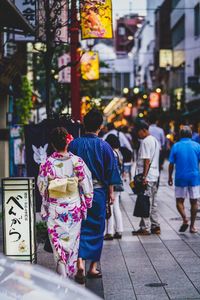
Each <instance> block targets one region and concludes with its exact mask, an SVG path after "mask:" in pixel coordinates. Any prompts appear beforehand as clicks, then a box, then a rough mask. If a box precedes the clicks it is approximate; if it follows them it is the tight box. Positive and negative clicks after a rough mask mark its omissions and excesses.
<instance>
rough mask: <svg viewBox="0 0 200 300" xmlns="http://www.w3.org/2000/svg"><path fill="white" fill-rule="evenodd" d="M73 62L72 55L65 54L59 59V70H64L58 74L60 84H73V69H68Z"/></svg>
mask: <svg viewBox="0 0 200 300" xmlns="http://www.w3.org/2000/svg"><path fill="white" fill-rule="evenodd" d="M70 62H71V57H70V54H68V53H65V54H63V55H62V56H60V57H58V68H63V69H62V70H61V71H60V72H59V73H58V82H60V83H70V82H71V67H69V66H68V67H66V66H67V65H68V64H69V63H70Z"/></svg>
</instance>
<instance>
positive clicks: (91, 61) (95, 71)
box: [81, 51, 99, 80]
mask: <svg viewBox="0 0 200 300" xmlns="http://www.w3.org/2000/svg"><path fill="white" fill-rule="evenodd" d="M81 74H82V78H83V79H84V80H97V79H99V55H98V52H94V51H87V52H85V53H84V54H83V56H82V58H81Z"/></svg>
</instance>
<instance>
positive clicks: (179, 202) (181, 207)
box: [176, 198, 188, 224]
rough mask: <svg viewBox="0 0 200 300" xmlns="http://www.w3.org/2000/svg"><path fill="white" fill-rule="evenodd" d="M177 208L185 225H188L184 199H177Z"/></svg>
mask: <svg viewBox="0 0 200 300" xmlns="http://www.w3.org/2000/svg"><path fill="white" fill-rule="evenodd" d="M176 208H177V210H178V212H179V214H180V215H181V217H182V219H183V224H187V223H188V219H187V217H186V214H185V206H184V199H183V198H177V199H176Z"/></svg>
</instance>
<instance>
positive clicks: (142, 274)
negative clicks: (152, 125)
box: [38, 164, 200, 300]
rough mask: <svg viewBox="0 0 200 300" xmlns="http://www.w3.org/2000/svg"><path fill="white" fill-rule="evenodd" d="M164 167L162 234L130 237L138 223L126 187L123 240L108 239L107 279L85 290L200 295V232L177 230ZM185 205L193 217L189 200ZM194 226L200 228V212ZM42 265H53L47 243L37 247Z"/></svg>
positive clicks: (159, 299)
mask: <svg viewBox="0 0 200 300" xmlns="http://www.w3.org/2000/svg"><path fill="white" fill-rule="evenodd" d="M166 167H167V164H165V169H164V170H163V172H162V176H161V183H160V188H159V192H158V198H159V215H160V222H161V230H162V233H161V235H160V236H157V235H151V236H144V237H141V236H140V237H133V236H132V235H131V231H132V230H133V229H137V226H138V223H139V219H137V218H135V217H133V215H132V214H133V207H134V201H135V196H133V195H132V194H131V191H130V189H129V187H128V186H127V188H126V190H127V191H126V192H123V194H122V201H121V207H122V210H123V221H124V234H123V238H122V240H121V241H117V240H114V241H107V242H105V243H104V249H103V255H102V260H101V270H102V273H103V278H102V280H101V279H95V280H94V279H93V280H87V282H86V287H87V288H89V289H90V290H92V291H93V292H95V293H96V294H98V295H99V296H100V297H102V298H103V297H104V299H109V300H112V299H115V300H129V299H130V300H133V299H137V300H165V299H176V300H178V299H180V300H183V299H187V300H188V299H200V247H199V245H200V235H199V234H194V235H192V234H190V233H189V232H186V233H184V234H179V232H178V229H179V227H180V225H181V220H180V218H179V215H178V213H177V211H176V207H175V200H174V191H173V188H170V187H168V185H167V171H166ZM129 193H130V194H129ZM186 207H187V213H188V215H189V203H188V201H187V202H186ZM196 225H197V227H198V228H200V215H198V217H197V224H196ZM38 263H39V264H41V265H44V266H46V267H48V268H51V269H54V263H53V256H52V254H47V253H46V252H44V251H43V245H39V249H38Z"/></svg>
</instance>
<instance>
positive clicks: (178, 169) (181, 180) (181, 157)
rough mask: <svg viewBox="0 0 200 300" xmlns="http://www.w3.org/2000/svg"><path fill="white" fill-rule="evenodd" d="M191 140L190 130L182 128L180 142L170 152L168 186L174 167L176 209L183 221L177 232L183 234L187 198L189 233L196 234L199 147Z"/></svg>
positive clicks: (199, 178) (199, 180)
mask: <svg viewBox="0 0 200 300" xmlns="http://www.w3.org/2000/svg"><path fill="white" fill-rule="evenodd" d="M191 138H192V130H191V128H190V127H189V126H184V127H183V128H182V129H181V130H180V141H179V142H177V143H176V144H174V145H173V147H172V149H171V152H170V157H169V162H170V163H169V178H168V184H169V185H170V186H172V185H173V178H172V174H173V170H174V165H175V197H176V207H177V210H178V212H179V213H180V215H181V217H182V219H183V223H182V225H181V227H180V229H179V231H180V232H185V231H186V230H187V229H188V227H189V221H188V218H187V216H186V212H185V207H184V200H185V198H186V197H187V196H189V198H190V204H191V220H190V232H191V233H196V232H197V229H196V228H195V226H194V224H195V219H196V214H197V209H198V199H199V198H200V171H199V162H200V145H199V144H198V143H197V142H195V141H192V139H191Z"/></svg>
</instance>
